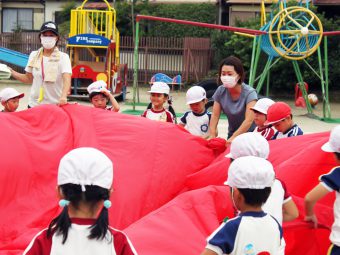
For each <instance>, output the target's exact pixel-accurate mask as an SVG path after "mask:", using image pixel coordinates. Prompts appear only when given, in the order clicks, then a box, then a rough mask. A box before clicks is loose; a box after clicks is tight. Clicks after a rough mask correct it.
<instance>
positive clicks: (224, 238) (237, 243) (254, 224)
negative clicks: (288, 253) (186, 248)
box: [206, 212, 283, 255]
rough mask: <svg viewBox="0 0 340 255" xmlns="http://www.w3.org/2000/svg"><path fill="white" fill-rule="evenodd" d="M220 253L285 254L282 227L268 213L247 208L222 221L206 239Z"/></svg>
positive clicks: (235, 254) (212, 248)
mask: <svg viewBox="0 0 340 255" xmlns="http://www.w3.org/2000/svg"><path fill="white" fill-rule="evenodd" d="M207 242H208V243H207V246H206V248H207V249H209V250H212V251H214V252H215V253H217V254H218V255H223V254H230V255H239V254H258V253H260V252H268V253H270V254H282V249H283V247H282V228H281V226H280V224H279V223H278V222H277V221H276V220H275V219H274V218H273V217H272V216H271V215H269V214H266V213H264V212H245V213H241V214H240V215H239V216H237V217H235V218H233V219H231V220H228V221H227V222H226V223H223V224H222V225H221V226H220V227H219V228H218V229H216V230H215V231H214V233H212V234H211V235H210V236H209V237H208V240H207Z"/></svg>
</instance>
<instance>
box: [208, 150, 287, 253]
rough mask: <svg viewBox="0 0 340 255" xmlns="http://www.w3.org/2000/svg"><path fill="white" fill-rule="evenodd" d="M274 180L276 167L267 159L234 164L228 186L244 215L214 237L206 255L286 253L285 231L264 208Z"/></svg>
mask: <svg viewBox="0 0 340 255" xmlns="http://www.w3.org/2000/svg"><path fill="white" fill-rule="evenodd" d="M274 179H275V173H274V170H273V166H272V164H271V163H270V162H269V161H267V160H265V159H263V158H259V157H254V156H246V157H240V158H237V159H235V160H234V161H233V162H232V163H231V165H230V167H229V172H228V180H227V181H226V182H225V184H226V185H228V186H230V188H231V198H232V201H233V203H234V206H235V208H237V209H238V210H239V211H240V214H239V215H238V216H237V217H235V218H233V219H231V220H229V221H227V222H225V223H223V224H222V225H221V226H220V227H219V228H218V229H217V230H215V232H214V233H212V234H211V235H210V237H209V238H208V240H207V241H208V244H207V246H206V248H205V250H204V251H203V253H202V255H216V254H218V255H222V254H233V255H236V254H259V253H261V252H266V253H267V254H279V253H281V252H282V249H283V247H282V228H281V226H280V224H279V223H278V222H277V220H276V219H275V218H274V217H272V216H271V215H269V214H267V213H265V212H263V211H262V208H261V206H262V205H263V204H264V203H265V202H266V200H267V199H268V197H269V194H270V192H271V186H272V185H273V182H274Z"/></svg>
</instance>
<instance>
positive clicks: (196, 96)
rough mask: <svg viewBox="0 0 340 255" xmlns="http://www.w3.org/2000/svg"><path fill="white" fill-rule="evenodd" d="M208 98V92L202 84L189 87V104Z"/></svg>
mask: <svg viewBox="0 0 340 255" xmlns="http://www.w3.org/2000/svg"><path fill="white" fill-rule="evenodd" d="M206 98H207V93H206V92H205V90H204V88H202V87H200V86H193V87H191V88H190V89H188V91H187V94H186V101H187V104H194V103H198V102H201V101H202V100H203V99H206Z"/></svg>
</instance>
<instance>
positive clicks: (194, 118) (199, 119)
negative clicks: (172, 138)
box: [179, 86, 211, 138]
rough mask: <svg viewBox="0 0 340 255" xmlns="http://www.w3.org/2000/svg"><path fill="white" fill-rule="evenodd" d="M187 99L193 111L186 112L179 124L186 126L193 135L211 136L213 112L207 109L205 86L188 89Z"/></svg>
mask: <svg viewBox="0 0 340 255" xmlns="http://www.w3.org/2000/svg"><path fill="white" fill-rule="evenodd" d="M186 101H187V105H190V109H191V111H188V112H186V113H184V115H183V116H182V117H181V119H180V123H179V125H180V126H182V127H185V129H186V130H188V131H189V132H190V133H191V134H193V135H197V136H201V137H203V138H207V137H209V123H210V118H211V113H210V112H208V111H207V110H206V109H205V104H206V103H207V97H206V92H205V90H204V88H202V87H200V86H193V87H191V88H190V89H188V91H187V94H186Z"/></svg>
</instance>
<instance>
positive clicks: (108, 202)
mask: <svg viewBox="0 0 340 255" xmlns="http://www.w3.org/2000/svg"><path fill="white" fill-rule="evenodd" d="M111 205H112V203H111V201H110V200H108V199H107V200H105V201H104V207H105V208H106V209H109V208H110V207H111Z"/></svg>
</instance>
